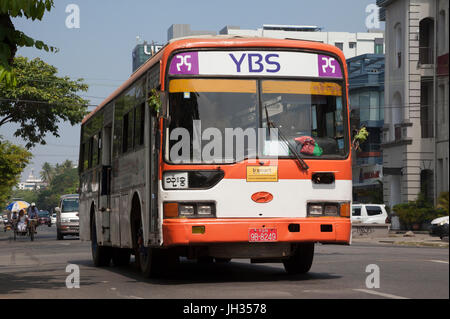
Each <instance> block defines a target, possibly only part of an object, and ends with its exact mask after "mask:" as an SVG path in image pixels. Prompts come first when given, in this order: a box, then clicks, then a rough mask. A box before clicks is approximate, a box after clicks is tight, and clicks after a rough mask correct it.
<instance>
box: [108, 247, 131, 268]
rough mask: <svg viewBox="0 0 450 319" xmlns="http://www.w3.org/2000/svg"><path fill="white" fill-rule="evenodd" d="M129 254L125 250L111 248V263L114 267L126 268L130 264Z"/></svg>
mask: <svg viewBox="0 0 450 319" xmlns="http://www.w3.org/2000/svg"><path fill="white" fill-rule="evenodd" d="M130 257H131V252H130V250H129V249H126V248H112V262H113V265H114V266H126V265H128V264H129V263H130Z"/></svg>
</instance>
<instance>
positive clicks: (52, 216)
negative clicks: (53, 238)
mask: <svg viewBox="0 0 450 319" xmlns="http://www.w3.org/2000/svg"><path fill="white" fill-rule="evenodd" d="M50 220H51V221H52V225H55V224H56V213H53V214H52V215H51V216H50Z"/></svg>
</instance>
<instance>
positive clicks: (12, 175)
mask: <svg viewBox="0 0 450 319" xmlns="http://www.w3.org/2000/svg"><path fill="white" fill-rule="evenodd" d="M31 156H32V155H31V153H30V152H29V151H27V150H26V149H24V148H23V147H21V146H17V145H14V144H11V143H10V142H8V141H4V142H3V141H1V140H0V207H4V206H5V205H6V203H7V201H8V199H9V197H10V194H11V191H12V188H13V187H14V186H15V185H17V183H18V182H19V178H20V174H21V173H22V171H23V170H24V168H25V167H26V166H27V164H28V163H29V162H30V159H31Z"/></svg>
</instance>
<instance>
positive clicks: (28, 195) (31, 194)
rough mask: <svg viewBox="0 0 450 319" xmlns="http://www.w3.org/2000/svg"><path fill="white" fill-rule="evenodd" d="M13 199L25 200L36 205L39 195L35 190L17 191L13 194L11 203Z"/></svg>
mask: <svg viewBox="0 0 450 319" xmlns="http://www.w3.org/2000/svg"><path fill="white" fill-rule="evenodd" d="M12 199H20V200H24V201H26V202H28V203H30V204H31V203H36V201H37V199H38V193H37V191H35V190H27V189H16V190H13V191H12V192H11V201H12Z"/></svg>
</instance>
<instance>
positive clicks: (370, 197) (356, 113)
mask: <svg viewBox="0 0 450 319" xmlns="http://www.w3.org/2000/svg"><path fill="white" fill-rule="evenodd" d="M347 66H348V67H347V69H348V80H349V105H350V123H351V127H352V129H358V128H360V127H362V126H364V127H366V129H367V131H368V132H369V137H368V139H367V140H366V141H365V142H364V143H362V144H361V146H360V150H359V151H357V152H355V153H354V154H353V155H354V156H353V163H352V166H353V201H355V202H361V203H373V202H375V201H376V202H382V201H383V197H382V194H383V185H382V177H383V167H382V165H383V157H382V152H381V132H382V129H383V124H384V55H383V54H363V55H359V56H356V57H353V58H350V59H347Z"/></svg>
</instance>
